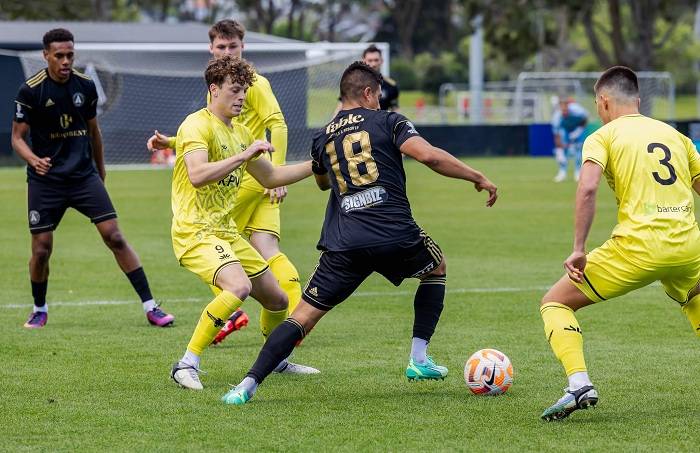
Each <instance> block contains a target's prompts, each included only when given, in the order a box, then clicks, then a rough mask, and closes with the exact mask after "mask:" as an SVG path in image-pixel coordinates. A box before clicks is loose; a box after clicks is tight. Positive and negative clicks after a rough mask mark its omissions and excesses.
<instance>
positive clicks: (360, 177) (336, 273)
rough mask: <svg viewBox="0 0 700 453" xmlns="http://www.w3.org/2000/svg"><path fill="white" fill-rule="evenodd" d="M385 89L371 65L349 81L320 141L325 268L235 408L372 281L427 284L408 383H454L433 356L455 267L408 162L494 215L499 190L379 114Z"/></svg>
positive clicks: (421, 291) (352, 72)
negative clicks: (447, 180) (420, 204)
mask: <svg viewBox="0 0 700 453" xmlns="http://www.w3.org/2000/svg"><path fill="white" fill-rule="evenodd" d="M380 84H381V75H380V74H379V73H378V72H377V71H375V70H373V69H372V68H370V67H369V66H367V65H366V64H364V63H361V62H355V63H353V64H351V65H350V66H349V67H348V68H347V69H346V70H345V72H344V73H343V76H342V78H341V81H340V93H341V99H342V102H343V106H342V110H341V111H340V112H339V113H338V114H337V115H336V117H335V118H334V119H333V120H332V121H331V122H330V123H329V124H328V125H327V126H326V127H325V128H324V129H322V130H321V131H319V133H318V134H316V136H315V137H314V140H313V145H312V150H311V157H312V159H313V170H314V173H315V175H316V182H317V183H318V185H319V187H320V188H321V189H323V190H327V189H332V193H331V195H330V197H329V200H328V206H327V208H326V218H325V221H324V223H323V229H322V231H321V239H320V241H319V243H318V248H319V249H320V250H322V253H321V257H320V259H319V264H318V266H317V268H316V270H315V271H314V273H313V275H312V276H311V278H310V280H309V282H308V283H307V285H306V287H305V288H304V291H303V296H302V300H301V303H300V304H299V305H298V306H297V308H296V309H295V310H294V313H292V315H291V317H290V318H288V319H287V320H286V321H285V322H283V323H282V324H280V325H279V326H278V327H277V328H276V329H275V330H274V331H273V332H272V333H271V334H270V336H269V337H268V339H267V342H266V343H265V345H264V346H263V348H262V350H261V351H260V354H259V355H258V358H257V360H256V361H255V363H254V364H253V367H252V368H251V369H250V371H248V374H247V375H246V377H245V378H244V379H243V381H242V382H241V383H240V384H239V385H238V386H236V387H235V388H234V389H232V390H231V391H229V392H228V393H227V394H226V395H224V397H223V398H222V399H223V401H224V402H225V403H227V404H244V403H245V402H247V401H248V400H249V399H250V398H251V397H252V396H253V394H254V393H255V391H256V389H257V386H258V385H259V384H260V383H261V382H262V381H263V379H265V378H266V377H267V375H268V374H270V373H271V372H272V370H273V369H274V368H275V366H277V364H278V363H279V362H280V361H281V360H282V359H284V358H286V357H287V356H288V355H289V354H290V353H291V352H292V350H293V348H294V345H295V344H296V343H297V342H298V341H300V340H301V339H302V338H304V336H305V335H306V333H307V332H309V331H310V330H311V329H312V328H313V327H314V326H315V325H316V323H317V322H318V321H319V320H320V319H321V318H322V317H323V316H324V315H325V314H326V313H328V311H329V310H330V309H332V308H333V307H335V306H336V305H338V304H339V303H341V302H342V301H343V300H345V299H346V298H347V297H348V296H350V294H352V292H353V291H354V290H355V289H356V288H357V287H358V286H359V285H360V284H361V283H362V282H363V281H364V280H365V279H366V278H367V277H368V276H369V275H370V274H371V273H372V272H378V273H380V274H381V275H383V276H384V277H386V278H387V279H388V280H389V281H390V282H392V283H393V284H394V285H397V286H398V285H399V284H400V283H401V281H402V280H403V279H405V278H418V279H420V280H421V283H420V285H419V286H418V290H417V291H416V295H415V299H414V310H415V319H414V324H413V342H412V346H411V356H410V359H409V364H408V367H407V368H406V376H407V377H408V378H409V379H411V380H414V379H415V380H423V379H444V377H445V376H446V375H447V368H445V367H443V366H440V365H437V364H435V363H434V362H433V361H432V359H430V358H429V357H428V356H427V355H426V352H427V347H428V342H429V341H430V337H431V336H432V334H433V332H434V331H435V326H436V325H437V322H438V320H439V318H440V313H441V312H442V307H443V299H444V297H445V272H446V266H445V260H444V258H443V256H442V252H441V251H440V248H439V247H438V246H437V244H435V242H433V241H432V239H430V237H429V236H428V235H427V234H425V233H424V232H423V230H421V229H420V227H418V225H416V222H415V221H414V220H413V216H412V214H411V207H410V205H409V203H408V199H407V197H406V174H405V173H404V169H403V163H402V159H401V155H402V154H406V155H408V156H410V157H412V158H414V159H416V160H417V161H419V162H421V163H423V164H424V165H426V166H428V167H429V168H430V169H432V170H433V171H435V172H437V173H440V174H441V175H444V176H447V177H451V178H459V179H464V180H467V181H469V182H472V183H474V187H475V188H476V190H478V191H481V190H486V191H488V193H489V198H488V201H487V202H486V205H487V206H492V205H493V204H494V203H495V202H496V198H497V195H496V186H495V185H494V184H492V183H491V181H489V180H488V179H487V178H486V177H485V176H484V175H483V174H481V173H479V172H478V171H476V170H474V169H472V168H470V167H469V166H467V165H465V164H464V163H462V162H461V161H459V160H458V159H456V158H455V157H453V156H452V155H450V154H448V153H447V152H445V151H443V150H441V149H439V148H435V147H433V146H431V145H430V144H429V143H428V142H427V141H425V140H424V139H423V138H421V137H420V135H419V134H418V132H416V130H415V128H414V127H413V125H412V124H411V123H410V122H409V121H408V120H407V119H406V118H405V117H404V116H402V115H400V114H398V113H395V112H386V111H381V110H377V109H378V108H379V93H380Z"/></svg>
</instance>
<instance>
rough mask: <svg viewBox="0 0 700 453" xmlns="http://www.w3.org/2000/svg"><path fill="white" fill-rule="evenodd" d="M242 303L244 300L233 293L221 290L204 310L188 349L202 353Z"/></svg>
mask: <svg viewBox="0 0 700 453" xmlns="http://www.w3.org/2000/svg"><path fill="white" fill-rule="evenodd" d="M242 303H243V301H242V300H240V299H239V298H238V297H236V296H234V295H233V294H232V293H230V292H228V291H221V292H220V293H219V294H218V295H217V296H216V297H215V298H214V300H212V301H211V302H209V305H207V306H206V308H205V309H204V311H203V312H202V316H201V317H200V318H199V322H198V323H197V327H195V329H194V334H192V339H191V340H190V343H189V344H188V345H187V350H188V351H191V352H193V353H195V354H197V355H201V354H202V351H204V349H205V348H206V347H207V346H209V345H210V344H211V342H212V340H213V339H214V337H215V336H216V334H217V333H219V330H221V328H222V327H223V326H224V323H225V322H226V320H227V319H228V317H229V316H231V315H232V314H233V312H234V311H236V309H237V308H238V307H240V306H241V304H242Z"/></svg>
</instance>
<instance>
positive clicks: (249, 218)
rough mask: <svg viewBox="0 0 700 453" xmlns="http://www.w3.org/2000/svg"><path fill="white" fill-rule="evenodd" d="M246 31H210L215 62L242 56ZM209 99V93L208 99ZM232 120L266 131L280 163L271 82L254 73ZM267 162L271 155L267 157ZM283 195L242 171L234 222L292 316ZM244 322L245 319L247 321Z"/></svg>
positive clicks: (296, 289)
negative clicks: (283, 231) (261, 260)
mask: <svg viewBox="0 0 700 453" xmlns="http://www.w3.org/2000/svg"><path fill="white" fill-rule="evenodd" d="M244 36H245V28H244V27H243V25H241V24H240V23H238V22H236V21H233V20H229V19H226V20H221V21H219V22H217V23H216V24H214V25H213V26H212V27H211V29H210V30H209V40H210V46H209V50H210V52H211V54H212V55H213V56H214V58H220V57H222V56H224V55H232V56H236V57H241V54H242V52H243V38H244ZM207 96H208V95H207ZM234 122H237V123H240V124H243V125H245V126H247V127H248V129H250V131H251V132H252V134H253V137H255V138H256V139H260V140H266V131H268V130H269V132H270V142H271V143H272V146H273V147H274V149H275V152H274V153H272V156H271V161H272V163H273V164H274V165H283V164H284V163H285V158H286V153H287V124H286V123H285V119H284V115H283V114H282V111H281V109H280V106H279V104H278V103H277V99H276V98H275V95H274V93H273V92H272V87H271V86H270V82H269V81H268V80H267V79H266V78H265V77H263V76H261V75H260V74H256V76H255V81H254V83H253V85H252V86H251V87H250V88H249V89H248V92H247V95H246V101H245V104H244V105H243V110H242V112H241V114H240V115H238V116H237V117H235V118H234ZM176 146H177V145H176V138H175V137H167V136H165V135H163V134H160V133H159V132H158V131H156V133H155V134H154V135H153V136H152V137H151V138H150V139H149V140H148V147H149V149H164V148H172V149H175V148H176ZM266 158H270V156H266ZM286 195H287V188H286V187H284V186H282V187H277V188H274V189H265V188H264V187H262V186H261V185H260V184H259V183H258V182H257V181H255V179H254V178H253V177H252V176H250V175H249V174H248V173H245V172H244V173H243V181H242V183H241V188H240V191H239V193H238V202H237V204H236V207H235V213H234V217H235V221H236V225H238V228H239V230H240V232H241V233H244V234H245V235H246V236H247V237H249V238H250V243H251V244H252V245H253V247H254V248H255V249H256V250H257V251H258V252H259V253H260V254H261V255H262V257H263V258H264V259H265V261H266V262H267V263H268V264H269V266H270V269H271V270H272V273H273V274H274V275H275V277H277V280H278V281H279V284H280V286H281V287H282V289H283V290H284V292H285V293H286V294H287V298H288V299H289V312H290V313H291V312H292V311H293V310H294V308H295V307H296V305H297V304H298V303H299V300H300V298H301V286H300V283H299V273H298V272H297V270H296V268H295V267H294V265H293V264H292V262H291V261H290V260H289V258H287V256H286V255H285V254H284V253H282V252H281V251H280V248H279V239H280V205H279V204H280V202H281V201H282V200H283V199H284V198H285V196H286ZM240 315H241V312H240V311H237V312H236V314H234V316H232V319H231V321H229V322H227V323H226V326H225V328H224V329H222V331H221V333H220V334H219V335H218V336H217V337H216V340H215V341H216V342H218V341H221V340H223V338H225V336H226V335H227V334H229V333H231V332H232V331H233V330H234V329H236V327H237V324H236V323H237V322H240V321H241V320H242V319H245V320H247V316H246V317H245V318H239V316H240ZM246 322H247V321H246Z"/></svg>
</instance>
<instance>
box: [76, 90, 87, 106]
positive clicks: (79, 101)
mask: <svg viewBox="0 0 700 453" xmlns="http://www.w3.org/2000/svg"><path fill="white" fill-rule="evenodd" d="M83 104H85V96H84V95H83V93H75V94H74V95H73V105H74V106H76V107H82V106H83Z"/></svg>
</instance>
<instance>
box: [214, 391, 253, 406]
mask: <svg viewBox="0 0 700 453" xmlns="http://www.w3.org/2000/svg"><path fill="white" fill-rule="evenodd" d="M250 398H251V396H250V394H249V393H248V390H246V389H245V388H243V387H241V386H236V387H234V388H232V389H231V390H229V391H228V392H227V393H226V394H225V395H224V396H222V397H221V401H223V402H224V404H235V405H236V406H242V405H244V404H245V403H247V402H248V401H250Z"/></svg>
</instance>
